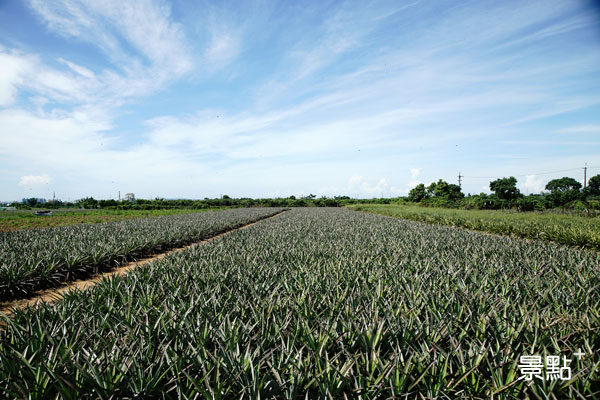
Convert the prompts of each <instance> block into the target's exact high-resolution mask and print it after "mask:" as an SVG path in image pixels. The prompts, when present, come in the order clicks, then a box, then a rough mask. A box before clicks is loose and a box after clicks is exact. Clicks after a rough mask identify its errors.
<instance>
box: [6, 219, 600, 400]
mask: <svg viewBox="0 0 600 400" xmlns="http://www.w3.org/2000/svg"><path fill="white" fill-rule="evenodd" d="M281 211H283V210H281V209H235V210H224V211H219V212H215V213H202V214H194V215H192V214H190V215H180V216H164V217H157V218H151V219H147V220H131V221H121V222H111V223H106V224H95V225H89V226H74V227H64V228H51V229H48V230H43V231H41V230H40V231H23V232H21V231H17V232H4V233H1V234H2V241H1V244H0V246H2V253H1V256H0V263H1V265H2V270H1V273H0V282H1V286H0V290H1V293H2V295H3V296H4V298H5V299H13V298H18V297H19V296H21V297H22V296H25V295H28V294H31V293H32V292H33V291H35V290H37V289H39V288H42V287H51V286H52V285H54V284H55V283H56V282H58V281H61V280H65V279H70V278H71V277H72V276H75V277H76V276H77V275H78V274H83V275H85V274H88V273H91V272H90V271H92V272H97V271H98V270H102V268H105V267H103V266H106V265H110V264H111V263H113V264H114V263H118V262H120V260H121V259H125V258H136V257H139V256H140V255H142V254H147V253H148V254H149V253H156V252H157V251H158V250H161V249H164V248H168V247H171V248H172V247H176V246H179V245H182V244H189V243H191V242H194V241H198V240H200V239H204V238H208V237H210V236H214V235H215V234H216V233H221V232H225V231H228V230H230V229H231V228H234V227H240V226H242V225H246V224H248V223H250V222H254V221H259V220H260V222H258V223H256V224H254V225H252V226H249V227H247V228H246V229H238V230H231V232H229V233H227V234H226V235H223V236H220V237H218V238H215V239H213V240H210V241H208V242H206V243H202V244H199V245H197V246H193V247H190V248H187V249H185V250H182V251H178V252H175V253H173V254H170V255H168V256H166V257H164V258H162V259H160V260H156V261H154V262H150V263H147V264H145V265H143V266H140V267H138V268H136V269H135V270H133V271H132V272H130V273H128V274H127V275H124V276H115V277H111V278H110V279H104V280H102V281H101V282H100V283H99V284H97V285H95V286H94V287H93V288H92V289H89V290H85V291H78V290H75V291H70V292H68V293H67V294H65V295H64V296H63V298H62V299H61V300H60V301H56V302H53V303H47V304H46V303H44V304H39V305H37V306H35V307H27V308H24V309H21V308H15V309H14V310H13V314H12V315H11V316H10V317H9V316H0V318H2V320H3V321H2V324H3V326H2V327H1V328H0V396H1V397H3V398H28V399H47V398H61V399H62V398H65V399H68V398H72V399H75V398H100V399H109V398H114V399H123V398H173V399H195V398H200V399H233V398H236V399H239V398H254V399H259V398H260V399H271V398H273V399H275V398H276V399H305V398H322V399H344V398H347V399H351V398H352V399H395V398H398V399H400V398H402V399H404V398H406V399H433V398H449V399H456V398H464V399H488V398H494V399H522V398H531V399H555V398H556V399H559V398H574V399H588V398H597V397H599V396H600V372H599V368H600V360H599V358H598V355H597V352H598V350H599V346H600V336H599V335H600V332H599V326H600V253H598V252H597V251H595V250H586V249H577V248H573V247H567V246H564V245H560V244H557V243H553V242H548V241H542V240H523V239H520V238H516V237H509V236H505V237H503V236H494V235H489V234H484V233H478V232H473V231H467V230H464V229H460V228H456V227H449V226H442V225H430V224H424V223H420V222H415V221H407V220H400V219H394V218H390V217H386V216H381V215H375V214H367V213H362V212H357V211H352V210H347V209H341V208H295V209H291V210H285V211H283V212H281ZM266 217H271V218H266ZM536 357H539V359H538V358H536ZM556 357H558V360H559V362H560V364H559V365H558V366H557V365H556V364H555V363H554V361H555V360H556V359H557V358H556ZM540 360H541V361H540ZM534 361H535V362H534ZM557 368H558V371H559V372H558V373H559V375H555V374H554V373H555V372H556V370H557ZM567 373H568V374H567Z"/></svg>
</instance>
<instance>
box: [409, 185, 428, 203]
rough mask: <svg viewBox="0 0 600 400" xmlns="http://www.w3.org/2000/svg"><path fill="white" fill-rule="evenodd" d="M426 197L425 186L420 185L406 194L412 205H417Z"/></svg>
mask: <svg viewBox="0 0 600 400" xmlns="http://www.w3.org/2000/svg"><path fill="white" fill-rule="evenodd" d="M427 197H428V196H427V191H426V190H425V185H424V184H422V183H419V184H418V185H417V186H415V187H414V188H412V189H411V190H410V192H408V201H412V202H413V203H418V202H420V201H421V200H423V199H425V198H427Z"/></svg>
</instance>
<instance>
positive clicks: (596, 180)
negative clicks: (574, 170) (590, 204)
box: [585, 175, 600, 196]
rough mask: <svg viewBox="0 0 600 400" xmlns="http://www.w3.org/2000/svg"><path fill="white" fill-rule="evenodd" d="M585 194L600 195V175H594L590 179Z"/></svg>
mask: <svg viewBox="0 0 600 400" xmlns="http://www.w3.org/2000/svg"><path fill="white" fill-rule="evenodd" d="M585 194H586V195H591V196H600V175H596V176H592V177H591V178H590V179H589V180H588V186H587V187H586V188H585Z"/></svg>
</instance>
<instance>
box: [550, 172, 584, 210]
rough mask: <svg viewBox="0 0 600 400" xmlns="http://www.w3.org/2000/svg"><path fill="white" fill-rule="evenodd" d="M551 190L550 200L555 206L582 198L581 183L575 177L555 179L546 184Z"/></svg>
mask: <svg viewBox="0 0 600 400" xmlns="http://www.w3.org/2000/svg"><path fill="white" fill-rule="evenodd" d="M546 190H549V191H550V195H549V196H548V198H549V200H550V201H551V202H552V204H553V205H554V206H561V205H564V204H567V203H569V202H571V201H574V200H577V199H579V198H581V192H580V190H581V183H579V182H577V181H576V180H575V179H573V178H569V177H563V178H560V179H553V180H551V181H550V182H548V184H547V185H546Z"/></svg>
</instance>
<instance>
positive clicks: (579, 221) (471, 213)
mask: <svg viewBox="0 0 600 400" xmlns="http://www.w3.org/2000/svg"><path fill="white" fill-rule="evenodd" d="M350 208H351V209H354V210H358V211H366V212H372V213H375V214H381V215H387V216H390V217H396V218H403V219H409V220H413V221H419V222H426V223H430V224H441V225H449V226H457V227H461V228H466V229H473V230H477V231H485V232H491V233H496V234H500V235H510V236H516V237H520V238H528V239H540V240H546V241H552V242H556V243H561V244H566V245H569V246H577V247H584V248H590V249H595V250H600V218H598V217H584V216H579V215H562V214H556V213H550V212H545V213H540V212H514V211H513V212H511V211H492V210H460V209H448V208H436V207H420V206H407V205H397V204H390V205H382V204H360V205H352V206H350Z"/></svg>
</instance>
